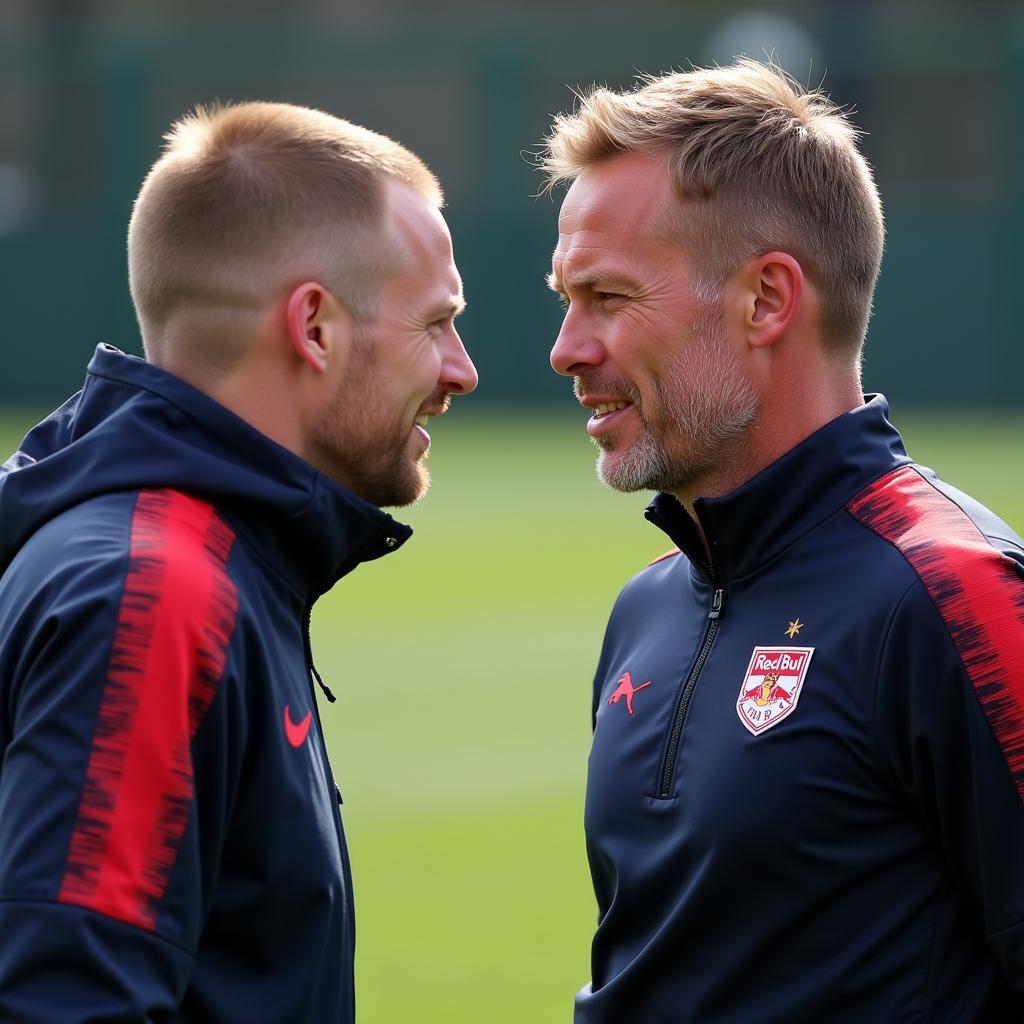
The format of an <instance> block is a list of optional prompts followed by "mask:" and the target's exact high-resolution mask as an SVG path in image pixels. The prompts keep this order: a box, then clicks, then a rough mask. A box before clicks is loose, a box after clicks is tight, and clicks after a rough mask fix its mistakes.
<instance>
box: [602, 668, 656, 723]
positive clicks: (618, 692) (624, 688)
mask: <svg viewBox="0 0 1024 1024" xmlns="http://www.w3.org/2000/svg"><path fill="white" fill-rule="evenodd" d="M650 685H651V680H650V679H648V680H647V682H646V683H641V684H640V685H639V686H634V685H633V680H632V679H631V678H630V675H629V673H628V672H627V673H626V674H625V675H623V676H622V677H621V678H620V679H619V685H618V686H617V687H616V688H615V692H614V693H613V694H612V695H611V696H610V697H609V698H608V703H609V704H618V702H619V701H620V700H622V698H623V697H625V698H626V710H627V711H628V712H629V713H630V715H632V714H633V694H635V693H638V692H639V691H640V690H642V689H644V688H645V687H647V686H650Z"/></svg>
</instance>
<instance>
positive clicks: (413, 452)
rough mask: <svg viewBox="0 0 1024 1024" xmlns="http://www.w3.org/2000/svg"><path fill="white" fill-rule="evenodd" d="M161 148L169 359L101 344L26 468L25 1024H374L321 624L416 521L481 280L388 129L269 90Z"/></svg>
mask: <svg viewBox="0 0 1024 1024" xmlns="http://www.w3.org/2000/svg"><path fill="white" fill-rule="evenodd" d="M167 140H168V144H167V147H166V150H165V152H164V154H163V155H162V156H161V158H160V159H159V160H158V161H157V162H156V164H155V165H154V166H153V168H152V170H151V171H150V173H149V175H148V177H147V178H146V180H145V182H144V184H143V186H142V189H141V191H140V193H139V196H138V198H137V200H136V203H135V208H134V212H133V214H132V219H131V225H130V228H129V236H128V256H129V265H130V267H129V269H130V282H131V291H132V298H133V300H134V303H135V307H136V311H137V315H138V319H139V324H140V327H141V332H142V339H143V346H144V349H145V353H146V360H142V359H138V358H135V357H131V356H127V355H124V354H122V353H121V352H119V351H117V350H116V349H113V348H110V347H107V346H103V345H101V346H100V347H99V348H98V349H97V351H96V354H95V355H94V357H93V359H92V362H91V363H90V364H89V369H88V373H87V375H86V380H85V387H84V389H83V390H82V391H81V392H80V393H79V394H77V395H75V396H74V397H72V398H71V399H69V400H68V402H66V403H65V404H64V405H63V406H61V408H60V409H58V410H57V411H56V412H55V413H53V415H52V416H50V417H49V418H48V419H46V420H45V421H43V422H42V423H41V424H40V425H39V426H37V427H36V428H35V429H33V430H32V431H31V432H30V433H29V434H28V436H27V437H26V438H25V440H24V442H23V444H22V446H21V449H20V450H19V451H18V452H17V453H16V454H15V455H14V456H12V458H11V459H9V460H8V462H7V463H6V464H5V465H4V467H3V470H2V472H0V572H2V574H3V575H2V576H0V685H2V691H3V705H2V707H3V712H2V715H0V753H2V768H0V932H2V934H3V935H4V936H5V941H4V942H3V943H2V944H0V1018H2V1019H3V1020H17V1021H19V1022H21V1024H35V1022H39V1024H43V1022H45V1024H56V1022H61V1021H69V1022H70V1021H83V1020H91V1021H100V1020H103V1021H114V1020H132V1021H142V1020H147V1021H150V1020H154V1021H155V1020H163V1021H179V1020H207V1021H217V1022H218V1024H227V1022H230V1021H238V1022H245V1024H256V1022H259V1021H268V1022H270V1021H273V1022H280V1021H318V1022H320V1021H323V1022H327V1021H332V1022H351V1021H352V1020H353V1017H354V995H353V981H352V965H353V945H354V924H353V917H352V885H351V879H350V876H349V868H348V855H347V852H346V848H345V840H344V835H343V832H342V825H341V818H340V812H339V805H340V802H341V800H340V794H339V793H338V791H337V787H336V786H335V784H334V781H333V778H332V775H331V769H330V766H329V764H328V760H327V752H326V748H325V745H324V736H323V731H322V728H321V725H320V719H319V714H318V711H317V701H316V693H315V691H314V687H313V686H312V684H311V676H315V675H316V673H315V670H314V669H313V664H312V658H311V653H310V645H309V619H310V613H311V610H312V607H313V603H314V602H315V601H316V599H317V598H318V597H319V596H320V595H321V594H323V593H324V592H326V591H327V590H329V589H330V588H331V587H332V586H333V585H334V584H335V583H336V582H337V581H338V580H339V579H340V578H341V577H342V576H344V575H345V574H347V573H348V572H350V571H351V570H353V569H354V568H356V566H358V565H359V564H360V563H361V562H366V561H369V560H372V559H375V558H378V557H380V556H382V555H385V554H387V553H389V552H391V551H394V550H395V549H396V548H398V547H399V546H401V544H402V543H403V542H404V541H405V540H406V539H407V537H408V536H409V534H410V533H411V531H410V530H409V528H408V527H406V526H403V525H401V524H399V523H397V522H396V521H395V520H393V519H392V518H391V517H390V516H389V515H387V514H386V513H384V512H383V511H381V508H380V506H383V505H406V504H409V503H410V502H413V501H415V500H416V499H417V498H418V497H419V496H420V495H421V494H422V493H423V492H424V490H425V489H426V487H427V483H428V478H427V474H426V471H425V470H424V468H423V466H422V460H423V458H424V456H425V454H426V451H427V448H428V446H429V444H430V438H429V435H428V434H427V433H426V431H425V430H424V425H425V424H426V421H427V417H429V416H432V415H438V414H440V413H442V412H444V411H445V409H446V408H447V405H448V402H449V396H450V395H452V394H464V393H466V392H469V391H472V390H473V388H474V387H475V385H476V379H477V378H476V371H475V369H474V367H473V364H472V362H471V361H470V359H469V357H468V356H467V354H466V351H465V349H464V348H463V345H462V342H461V340H460V338H459V335H458V333H457V332H456V329H455V326H454V318H455V316H456V315H457V314H458V312H459V311H460V310H461V309H462V306H463V304H464V303H463V298H462V283H461V281H460V278H459V274H458V271H457V269H456V266H455V263H454V259H453V255H452V243H451V237H450V235H449V233H448V228H447V226H446V225H445V222H444V219H443V217H442V216H441V214H440V212H439V208H440V206H441V202H442V197H441V190H440V187H439V185H438V182H437V180H436V179H435V177H434V176H433V174H432V173H431V172H430V171H429V170H428V169H427V167H426V166H425V165H424V164H423V162H422V161H421V160H420V159H419V158H418V157H416V156H415V155H414V154H412V153H411V152H409V151H408V150H407V149H405V148H403V147H402V146H400V145H398V144H397V143H395V142H393V141H392V140H390V139H388V138H385V137H383V136H381V135H377V134H375V133H373V132H371V131H368V130H366V129H364V128H361V127H358V126H357V125H354V124H350V123H348V122H346V121H342V120H339V119H337V118H335V117H332V116H330V115H328V114H325V113H321V112H318V111H314V110H308V109H305V108H299V107H293V106H288V105H283V104H269V103H251V104H242V105H238V106H229V107H223V108H216V109H205V110H204V109H199V110H197V111H196V112H194V113H193V114H192V115H190V116H188V117H186V118H184V119H183V120H182V121H180V122H179V123H178V124H176V125H175V126H174V127H173V128H172V130H171V132H170V133H169V135H168V136H167ZM317 679H318V680H319V677H318V676H317ZM325 692H326V693H327V695H328V697H329V699H332V700H333V697H332V696H331V695H330V693H329V691H326V688H325Z"/></svg>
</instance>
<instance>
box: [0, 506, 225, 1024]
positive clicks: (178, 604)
mask: <svg viewBox="0 0 1024 1024" xmlns="http://www.w3.org/2000/svg"><path fill="white" fill-rule="evenodd" d="M118 500H123V501H126V502H128V501H130V506H129V507H125V508H123V509H114V508H112V507H111V502H109V501H108V502H107V503H106V504H104V503H93V505H92V507H91V508H84V509H81V510H75V513H73V514H72V515H70V516H65V517H63V519H62V520H58V521H55V522H54V523H51V524H49V525H48V526H47V527H44V528H43V529H42V530H41V531H40V532H39V533H38V534H37V535H36V536H35V537H34V538H33V539H32V540H31V541H30V542H29V545H28V546H27V548H26V549H25V550H24V551H23V552H22V553H21V554H20V555H19V557H18V558H17V559H16V560H15V562H14V563H13V564H12V566H11V567H10V568H9V570H8V571H7V572H6V573H5V574H4V577H3V578H2V580H0V637H2V640H0V673H2V674H0V680H2V685H3V694H2V696H3V707H2V717H0V723H2V726H0V729H2V731H0V738H2V741H3V751H2V753H3V761H2V767H0V935H3V936H4V939H3V942H0V1019H3V1020H18V1021H20V1022H22V1024H35V1022H40V1024H42V1022H44V1021H45V1022H47V1024H54V1022H61V1021H86V1020H89V1021H99V1020H103V1021H118V1020H124V1021H129V1020H131V1021H149V1020H161V1019H166V1018H167V1017H168V1016H169V1015H170V1014H171V1013H172V1012H173V1010H174V1008H175V1007H177V1006H178V1004H179V1003H180V1001H181V999H182V996H183V994H184V992H185V990H186V988H187V985H188V979H189V976H190V973H191V968H192V959H193V956H194V953H195V949H196V944H197V942H198V938H199V932H200V929H201V922H202V920H203V917H204V914H205V912H206V909H207V901H208V899H209V893H210V891H211V889H212V879H213V873H214V870H215V863H214V862H215V857H216V847H217V843H218V838H219V836H220V835H222V833H223V829H224V827H225V823H224V822H223V821H210V822H205V821H204V822H202V823H201V826H202V827H201V828H200V827H197V824H199V823H197V822H196V821H195V814H196V801H195V799H194V796H195V791H196V787H197V785H201V786H204V787H215V788H216V787H221V788H224V787H226V786H227V785H228V782H227V780H226V779H223V778H206V777H204V778H202V779H197V778H195V775H194V761H193V746H194V743H195V742H196V737H197V733H199V731H200V730H202V729H204V728H206V729H210V728H211V721H210V720H211V719H213V718H216V716H217V715H218V714H222V713H223V710H222V705H223V703H224V702H223V700H222V701H220V702H218V694H219V693H220V691H221V689H222V688H223V687H224V685H225V678H226V676H227V674H228V666H227V659H228V648H229V644H230V641H231V637H232V635H233V633H234V630H235V621H236V618H237V594H236V592H235V588H234V585H233V584H232V582H231V579H230V577H229V575H228V572H227V559H228V557H229V554H230V551H231V547H232V544H233V540H234V537H233V534H232V533H231V530H230V529H229V527H228V526H227V525H226V524H225V522H224V521H223V520H222V519H221V518H220V517H219V516H218V515H217V513H216V512H215V510H214V509H213V508H212V507H211V506H210V505H209V504H207V503H205V502H202V501H200V500H198V499H195V498H193V497H189V496H187V495H183V494H180V493H177V492H173V491H166V490H165V491H144V492H141V493H140V494H138V496H137V497H136V496H134V495H126V496H124V498H123V499H121V498H120V496H119V499H118ZM212 724H213V726H214V727H215V726H216V723H212ZM203 763H204V765H208V766H209V765H217V764H218V763H222V764H225V765H226V764H227V763H228V762H227V761H226V760H225V761H223V762H218V761H217V760H216V759H205V760H204V762H203ZM216 803H217V802H216V801H209V804H210V805H211V806H214V805H216Z"/></svg>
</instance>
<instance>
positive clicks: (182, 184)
mask: <svg viewBox="0 0 1024 1024" xmlns="http://www.w3.org/2000/svg"><path fill="white" fill-rule="evenodd" d="M164 139H165V142H166V145H165V147H164V151H163V154H162V156H161V157H160V158H159V159H158V160H157V161H156V163H155V164H154V165H153V167H152V169H151V170H150V172H149V174H148V175H147V176H146V179H145V181H144V182H143V184H142V188H141V189H140V191H139V194H138V197H137V199H136V201H135V206H134V209H133V212H132V216H131V221H130V224H129V228H128V269H129V283H130V288H131V294H132V301H133V302H134V304H135V310H136V315H137V317H138V320H139V326H140V328H141V330H142V337H143V345H144V347H145V348H146V352H147V355H148V356H149V357H150V358H151V359H153V360H154V361H157V362H159V361H160V359H161V357H162V355H163V354H164V353H162V352H161V351H160V348H161V346H163V345H165V344H167V343H168V342H167V339H166V334H167V328H168V325H169V324H171V323H172V321H175V318H179V319H180V317H181V315H184V317H185V318H186V320H187V319H188V318H191V320H192V322H193V323H198V324H200V325H207V324H208V325H209V326H210V328H211V329H210V331H209V334H210V335H216V337H217V339H218V344H217V345H216V346H211V345H208V344H205V345H204V343H203V341H202V340H201V339H196V340H195V342H189V341H187V340H186V341H184V342H182V344H195V345H196V346H203V349H204V350H203V351H201V352H200V351H197V352H196V355H197V356H201V357H202V358H203V359H204V360H205V361H207V362H210V361H211V360H212V361H213V362H215V363H219V364H220V368H221V369H227V368H229V367H230V365H232V364H233V363H234V362H236V361H237V360H238V359H240V358H241V356H242V354H243V353H244V337H241V335H242V334H243V333H244V332H239V331H234V332H233V331H231V329H230V322H229V321H230V319H231V318H234V320H235V321H238V320H239V319H240V318H243V317H245V316H246V315H247V314H250V315H251V314H256V313H259V312H260V311H262V310H265V309H266V308H267V307H268V305H269V304H270V303H272V302H273V300H274V299H275V298H276V297H278V296H279V295H280V293H281V290H282V289H283V288H285V287H287V286H288V285H289V284H299V283H301V282H302V281H303V280H308V279H312V280H316V281H318V282H320V283H322V284H323V285H324V286H325V287H326V288H327V289H328V290H329V291H331V293H332V294H333V295H335V296H336V297H337V298H338V299H339V300H340V301H341V302H343V303H344V304H345V305H346V307H347V308H348V309H349V311H350V313H351V314H352V316H353V318H354V319H355V320H356V322H366V321H372V320H373V319H374V317H375V316H376V300H377V294H378V292H379V289H380V285H381V284H382V283H383V281H384V280H385V279H386V278H387V277H388V276H389V275H390V274H392V273H395V272H397V270H399V269H400V266H401V262H402V260H403V258H404V256H403V254H402V253H401V251H400V250H399V249H398V247H397V245H396V243H395V242H394V241H393V240H392V239H391V238H390V237H389V235H388V232H387V231H386V230H385V228H386V224H385V183H386V181H387V180H389V179H392V180H397V181H399V182H402V183H404V184H406V185H408V186H410V187H411V188H413V189H414V190H416V191H417V192H419V193H420V194H421V195H422V196H423V197H424V198H425V199H427V201H428V202H430V203H432V204H433V205H435V206H437V207H439V208H440V207H441V206H442V205H443V201H444V197H443V194H442V191H441V186H440V184H439V183H438V181H437V178H436V177H435V176H434V175H433V174H432V173H431V171H430V170H429V169H428V168H427V166H426V165H425V164H424V163H423V161H422V160H420V158H419V157H417V156H416V155H415V154H414V153H412V152H410V151H409V150H408V149H406V148H405V147H404V146H402V145H400V144H399V143H397V142H395V141H394V140H393V139H390V138H388V137H387V136H385V135H380V134H378V133H376V132H373V131H370V130H369V129H367V128H363V127H361V126H359V125H356V124H352V123H351V122H349V121H345V120H342V119H341V118H338V117H334V116H332V115H330V114H327V113H324V112H323V111H320V110H313V109H309V108H306V107H298V106H292V105H290V104H285V103H262V102H252V103H240V104H228V105H221V104H218V105H213V106H199V107H196V108H195V109H194V110H193V111H192V112H191V113H189V114H187V115H186V116H185V117H183V118H182V119H181V120H179V121H177V122H176V123H175V124H174V125H172V126H171V128H170V130H169V131H168V132H167V134H166V135H165V136H164ZM199 333H203V331H202V330H201V329H200V330H199ZM225 335H227V337H226V336H225ZM232 335H235V336H237V340H235V341H232V340H230V337H231V336H232ZM214 349H215V350H214Z"/></svg>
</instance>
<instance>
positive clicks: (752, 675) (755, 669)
mask: <svg viewBox="0 0 1024 1024" xmlns="http://www.w3.org/2000/svg"><path fill="white" fill-rule="evenodd" d="M812 654H814V648H813V647H755V648H754V653H753V654H752V655H751V656H750V665H749V666H748V667H747V672H746V675H745V676H744V677H743V682H742V684H741V685H740V695H739V699H738V700H737V701H736V714H738V715H739V716H740V721H741V722H742V723H743V724H744V725H745V726H746V727H747V729H748V730H749V731H750V732H752V733H753V734H754V735H755V736H757V735H758V734H759V733H762V732H764V731H765V730H766V729H770V728H771V727H772V726H773V725H778V724H779V722H781V721H782V720H783V719H784V718H785V717H786V716H787V715H789V714H791V713H792V711H793V709H794V708H795V707H796V702H797V701H798V700H799V699H800V691H801V689H802V688H803V685H804V679H805V678H806V676H807V667H808V666H809V665H810V663H811V655H812Z"/></svg>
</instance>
